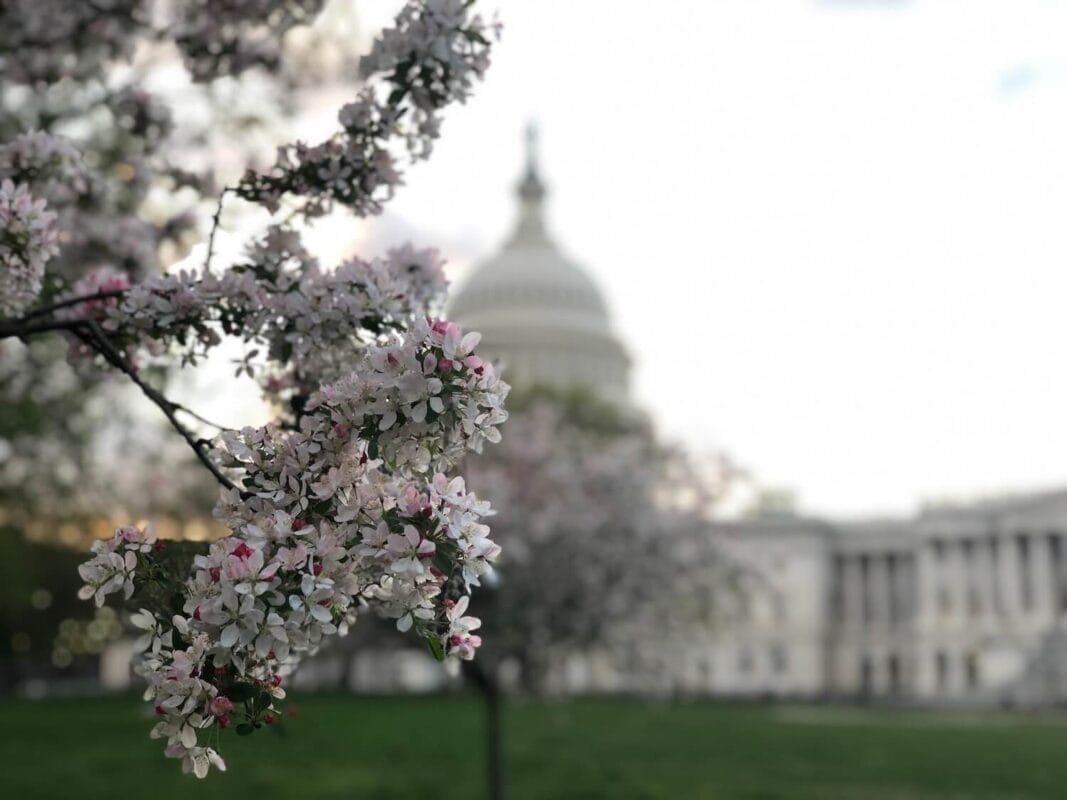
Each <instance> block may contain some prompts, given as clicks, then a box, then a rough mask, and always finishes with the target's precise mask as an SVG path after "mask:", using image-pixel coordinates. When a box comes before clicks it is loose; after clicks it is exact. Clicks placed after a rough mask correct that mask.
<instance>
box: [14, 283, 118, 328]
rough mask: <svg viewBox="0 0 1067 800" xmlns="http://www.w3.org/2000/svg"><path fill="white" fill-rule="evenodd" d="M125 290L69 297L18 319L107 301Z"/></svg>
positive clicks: (33, 310) (29, 312)
mask: <svg viewBox="0 0 1067 800" xmlns="http://www.w3.org/2000/svg"><path fill="white" fill-rule="evenodd" d="M126 291H127V290H126V289H109V290H108V291H106V292H96V293H94V294H85V295H81V296H80V297H70V298H68V299H66V300H60V301H59V302H58V303H52V304H51V305H48V306H41V307H40V308H34V309H32V310H30V311H27V312H26V313H25V314H23V315H22V316H21V317H20V319H22V320H28V319H37V318H38V317H43V316H46V315H48V314H51V313H52V312H53V311H59V310H60V309H61V308H70V307H71V306H76V305H79V304H81V303H91V302H92V301H94V300H108V299H110V298H112V297H122V296H123V295H124V294H126Z"/></svg>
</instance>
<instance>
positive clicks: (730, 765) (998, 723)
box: [0, 696, 1067, 800]
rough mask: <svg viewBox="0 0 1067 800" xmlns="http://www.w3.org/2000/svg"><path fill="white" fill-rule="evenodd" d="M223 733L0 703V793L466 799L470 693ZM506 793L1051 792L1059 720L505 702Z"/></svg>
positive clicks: (576, 799) (94, 708)
mask: <svg viewBox="0 0 1067 800" xmlns="http://www.w3.org/2000/svg"><path fill="white" fill-rule="evenodd" d="M296 702H297V703H298V704H299V714H298V715H297V716H296V717H295V718H293V719H291V720H286V722H285V725H284V726H283V727H282V729H281V731H280V732H278V733H275V732H274V731H272V730H265V731H262V732H260V733H259V734H257V735H255V736H252V737H249V738H248V739H238V738H237V737H235V736H229V737H227V738H226V739H225V740H224V742H223V754H224V755H225V757H226V759H227V762H228V763H229V767H230V769H229V772H227V773H226V774H224V775H214V774H213V775H212V776H211V777H210V778H209V779H208V780H206V781H203V782H196V780H195V779H194V778H191V777H187V776H183V775H181V774H180V771H179V769H178V765H177V763H176V762H173V761H166V760H164V759H163V757H162V755H161V752H160V742H157V741H151V740H149V739H148V738H147V736H146V732H147V729H148V727H149V726H150V725H151V720H150V719H149V718H148V717H147V716H146V714H145V712H144V709H143V708H142V705H141V703H140V702H139V701H138V700H136V699H133V698H128V697H123V698H99V699H87V700H66V699H64V700H47V701H31V700H12V699H2V700H0V725H2V726H3V727H2V732H0V797H3V798H20V800H21V799H22V798H27V799H33V798H70V797H79V798H97V797H101V798H103V797H112V798H138V797H151V798H153V800H166V798H183V800H185V799H187V798H189V797H195V798H197V800H211V799H212V798H227V799H228V800H239V799H242V798H254V800H272V799H273V798H322V799H323V800H328V799H329V798H346V799H347V798H374V799H375V800H379V799H380V800H391V799H394V798H395V799H396V800H401V799H403V800H407V798H431V799H432V800H446V799H447V798H464V799H466V798H480V797H482V796H484V788H483V787H484V783H483V749H482V738H481V737H482V716H481V709H480V706H479V705H478V702H477V700H476V699H475V698H472V697H460V696H450V697H432V698H416V697H397V698H382V697H375V698H356V697H348V696H334V697H331V696H314V697H305V698H300V699H297V700H296ZM506 735H507V742H506V745H507V751H508V758H509V764H508V769H509V776H510V784H511V795H510V796H511V798H512V800H524V798H530V799H532V798H560V799H561V800H563V799H564V798H565V799H566V800H581V799H582V798H613V799H614V798H619V799H621V800H630V798H633V799H634V800H639V799H640V798H649V799H652V798H656V799H659V798H663V799H664V800H667V799H669V800H690V798H753V799H754V798H778V797H782V798H791V800H792V799H793V798H797V799H800V800H806V799H808V798H811V799H812V800H814V799H815V798H818V799H819V800H824V799H826V800H831V799H832V798H850V799H852V798H855V800H890V799H891V798H892V799H893V800H896V798H998V800H1000V799H1001V798H1061V797H1067V757H1065V755H1067V718H1064V717H1061V716H1053V715H1048V716H1033V715H1009V714H937V713H933V712H915V711H907V712H905V711H871V710H860V709H839V708H821V707H802V706H794V707H774V706H743V705H720V704H708V703H693V704H679V703H646V702H642V701H637V700H592V699H588V700H571V701H512V702H511V703H510V704H509V706H508V708H507V712H506Z"/></svg>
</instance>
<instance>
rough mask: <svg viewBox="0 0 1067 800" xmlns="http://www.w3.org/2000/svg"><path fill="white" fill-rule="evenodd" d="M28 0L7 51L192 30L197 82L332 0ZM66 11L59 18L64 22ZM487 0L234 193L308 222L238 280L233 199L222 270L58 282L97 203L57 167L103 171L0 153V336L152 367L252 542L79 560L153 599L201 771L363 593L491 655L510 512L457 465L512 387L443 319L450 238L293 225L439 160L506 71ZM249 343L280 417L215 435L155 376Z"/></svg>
mask: <svg viewBox="0 0 1067 800" xmlns="http://www.w3.org/2000/svg"><path fill="white" fill-rule="evenodd" d="M15 5H16V6H18V7H19V10H17V11H16V17H17V16H18V15H19V14H20V13H24V16H23V18H22V24H21V25H18V26H15V27H5V26H0V43H2V44H3V46H4V49H5V51H6V52H10V53H14V54H16V55H19V56H20V59H18V63H20V64H21V65H22V66H21V68H23V69H24V70H25V71H26V72H27V75H26V76H23V77H25V78H26V79H27V80H28V81H30V82H36V83H41V84H47V83H48V82H49V81H59V80H61V79H63V78H64V77H65V76H69V73H70V71H71V70H77V69H83V68H84V69H89V68H98V67H99V65H100V64H102V63H107V62H109V61H111V60H114V59H115V58H118V57H121V56H123V55H124V54H126V53H128V51H129V48H130V47H132V44H131V41H133V40H134V39H136V38H137V37H138V36H141V37H161V36H170V37H172V38H173V41H174V43H175V44H176V46H177V47H178V49H179V51H180V52H181V54H182V57H183V59H184V61H185V63H186V66H187V67H188V69H189V71H190V72H191V73H192V74H193V75H194V76H195V77H197V78H202V77H205V76H209V75H213V74H218V73H220V72H238V71H241V70H243V69H245V68H248V67H250V66H253V65H255V64H257V63H261V62H264V61H267V62H269V61H270V60H271V59H272V58H274V57H275V55H276V48H275V46H274V44H275V42H276V40H277V37H278V35H280V33H281V32H284V31H285V30H287V29H288V27H290V26H292V25H293V24H296V23H298V22H300V21H302V20H305V19H307V18H309V17H310V16H312V15H313V14H314V13H315V11H316V10H317V8H318V6H319V2H317V1H316V0H285V1H284V2H270V1H269V0H233V1H232V2H226V3H208V2H195V3H180V4H174V5H173V6H172V7H171V11H172V12H173V13H174V14H175V15H176V16H175V17H174V18H172V19H166V20H158V19H153V18H152V16H151V14H150V11H151V10H152V9H154V8H157V6H155V4H150V3H141V2H137V0H110V2H91V3H84V4H74V6H73V7H74V8H75V9H76V10H75V11H73V12H70V11H65V12H64V13H59V12H60V10H62V9H66V8H67V6H66V4H62V3H47V2H45V3H40V2H34V3H31V2H19V3H16V4H15ZM53 6H54V8H52V11H56V12H57V14H58V15H59V18H60V19H62V20H63V21H64V22H63V25H61V26H59V28H58V29H57V28H50V27H49V25H48V24H47V16H46V13H47V9H48V8H51V7H53ZM470 6H471V2H462V1H461V0H411V1H410V2H408V3H407V4H406V5H405V6H404V7H403V9H402V10H401V11H400V13H399V14H398V16H397V17H396V20H395V23H394V25H393V27H391V28H389V29H388V30H386V31H384V32H383V33H382V34H381V36H380V37H379V38H378V39H377V40H376V41H375V43H374V45H373V48H372V49H371V51H370V53H369V54H368V55H367V56H365V57H364V59H363V60H362V62H361V65H360V73H361V78H362V79H363V84H362V89H361V90H360V92H359V94H358V96H357V97H356V98H355V99H354V100H353V101H352V102H351V103H349V104H348V105H346V106H344V107H343V108H342V109H341V110H340V113H339V115H338V118H339V123H340V129H339V130H338V131H337V133H335V134H334V135H333V136H332V137H330V138H329V139H327V140H326V141H324V142H322V143H320V144H318V145H315V146H308V145H306V144H303V143H300V142H297V143H293V144H289V145H285V146H283V147H281V148H279V150H278V158H277V161H276V163H275V164H274V166H273V168H271V169H270V170H269V171H266V172H255V171H249V172H248V173H246V174H245V175H244V176H243V177H242V178H241V179H240V180H239V181H238V182H237V183H236V184H235V185H233V186H230V187H227V189H226V190H225V191H224V192H223V193H222V196H221V197H220V199H219V205H220V207H221V204H222V202H223V200H224V199H225V198H226V197H227V196H236V197H239V198H243V200H245V201H247V202H250V203H255V204H258V205H261V206H263V207H265V208H266V209H267V210H269V211H270V212H278V211H281V210H282V209H283V207H284V211H285V212H286V217H285V219H286V221H280V222H277V221H276V222H274V223H272V224H271V225H270V226H269V227H267V228H266V230H264V231H263V232H262V235H261V236H259V237H258V238H256V239H255V241H253V242H252V243H251V244H250V245H249V247H248V249H247V253H246V255H245V256H244V257H243V258H241V259H239V260H238V261H237V263H235V264H232V265H230V266H229V268H228V269H225V270H219V269H217V267H216V265H214V264H213V263H212V261H213V258H212V251H213V246H212V245H213V241H212V240H213V238H214V232H215V229H216V227H217V224H218V214H216V215H215V218H214V223H215V224H214V226H213V227H212V231H211V236H210V237H209V241H208V247H207V257H206V259H205V263H204V264H203V266H202V267H201V268H199V269H195V270H192V269H188V270H183V271H181V272H178V273H174V274H167V275H157V276H153V277H145V278H143V279H140V280H137V279H131V277H130V276H129V275H128V274H126V273H125V272H122V271H119V270H116V269H109V268H107V267H106V266H105V267H103V268H99V269H93V270H91V271H88V272H84V273H83V274H80V275H79V274H78V273H77V271H76V269H75V271H74V274H56V273H55V272H52V270H51V267H52V265H53V263H56V261H57V259H62V258H63V252H64V248H65V246H66V243H67V242H68V241H71V240H72V239H76V238H77V236H78V235H79V231H78V230H77V229H76V228H72V227H71V226H72V224H74V223H76V222H77V220H78V219H79V217H78V216H77V215H76V214H70V215H66V214H65V213H64V210H65V206H64V201H63V200H62V199H57V196H56V194H55V193H54V192H53V191H51V189H50V187H51V186H52V185H53V184H51V183H50V182H53V181H54V182H58V183H59V184H61V185H73V183H72V182H75V181H77V180H78V179H79V177H80V176H83V175H84V174H89V173H83V172H82V170H83V168H85V166H86V165H84V164H82V163H81V162H80V155H79V152H78V150H77V148H76V147H75V146H74V145H73V144H72V143H71V142H69V141H66V140H63V139H60V138H58V137H56V136H51V135H46V134H42V133H39V132H25V133H23V134H22V135H20V136H18V137H16V138H15V139H14V140H12V141H10V142H7V143H4V144H2V145H0V178H2V182H0V315H2V316H3V319H2V320H0V338H4V337H16V338H20V339H23V340H26V339H30V338H32V337H36V336H41V335H47V334H58V335H61V336H64V337H66V339H67V340H68V342H69V347H70V352H71V357H72V358H75V359H78V360H81V361H83V362H86V363H90V364H93V365H97V366H99V367H101V368H102V369H107V370H110V371H111V372H113V373H116V374H120V375H122V376H124V377H125V378H126V379H128V380H129V381H132V382H133V384H135V385H136V386H137V387H138V388H139V389H140V390H141V392H143V394H144V395H145V396H146V397H147V398H148V399H149V400H150V401H151V402H152V403H154V404H155V405H156V406H157V407H158V409H159V410H160V412H161V413H162V414H163V415H164V417H165V418H166V419H167V420H168V421H169V423H170V424H171V425H172V427H173V428H174V429H175V431H176V432H177V433H178V434H179V435H180V436H181V437H182V438H183V439H184V440H185V441H186V442H187V444H188V446H189V447H190V448H191V450H192V452H193V453H194V454H195V456H196V458H197V459H199V461H200V462H201V463H202V465H203V466H204V467H205V468H206V469H207V470H208V471H209V472H210V473H211V474H212V475H213V476H214V477H215V479H216V480H217V481H218V483H219V484H220V485H221V487H222V488H221V491H220V497H219V501H218V503H217V505H216V507H215V512H214V513H215V516H216V517H217V518H218V519H219V520H221V521H222V522H223V523H225V524H226V525H227V526H228V527H229V528H230V530H231V534H230V535H229V536H228V537H226V538H224V539H221V540H219V541H216V542H214V543H213V544H212V545H211V546H210V548H209V549H208V551H207V552H206V553H199V554H197V555H196V556H195V558H193V559H192V563H191V564H189V565H188V569H187V570H182V569H181V568H180V567H181V565H182V564H183V561H182V559H180V558H174V557H173V553H172V548H169V547H168V546H166V543H164V542H162V541H160V540H158V539H157V538H156V536H155V534H154V532H153V531H152V529H151V528H150V527H146V528H138V527H134V526H129V527H122V528H120V529H119V530H117V531H116V532H115V535H114V537H112V538H111V539H109V540H104V541H99V542H97V543H96V544H95V545H94V546H93V553H94V555H93V557H92V558H91V559H90V560H89V561H88V562H86V563H85V564H84V565H83V566H82V567H81V576H82V578H83V580H84V581H85V586H84V588H83V589H82V591H81V596H82V597H83V598H85V599H93V600H94V601H95V602H96V604H97V605H100V604H103V603H104V602H105V601H106V600H107V599H108V597H109V596H113V595H114V596H117V597H118V598H119V599H121V600H124V601H126V602H127V603H128V604H130V605H131V606H132V607H134V608H137V609H138V610H137V612H136V613H135V614H134V615H133V616H132V622H133V624H134V625H136V626H137V627H138V628H140V629H141V630H143V632H144V636H143V637H142V638H141V640H140V646H141V648H142V649H143V650H144V653H145V655H144V658H143V660H142V662H141V664H140V666H139V669H140V671H141V673H142V674H143V676H144V678H145V680H146V681H147V684H148V688H147V691H146V699H148V700H149V702H151V703H152V705H153V707H154V709H155V712H156V714H157V715H158V716H159V720H158V722H157V724H156V725H155V727H154V728H153V729H152V735H153V736H154V737H158V738H163V739H165V740H166V754H167V755H168V756H170V757H173V758H179V759H181V760H182V762H183V768H184V769H185V770H186V771H192V772H193V773H195V774H196V775H197V776H198V777H204V776H205V775H206V774H207V773H208V772H209V770H210V768H211V766H215V767H217V768H219V769H224V768H225V765H224V762H223V760H222V758H221V757H220V755H219V754H218V752H217V744H215V745H214V746H212V745H213V743H214V742H217V736H218V733H219V731H221V730H223V729H225V728H228V727H231V726H233V727H234V728H235V729H236V732H237V733H238V734H249V733H252V732H254V731H255V730H257V729H259V728H261V727H262V726H264V725H270V724H271V723H272V722H273V721H274V719H275V716H276V713H277V712H276V710H275V706H274V703H275V701H276V700H277V699H279V698H280V697H282V696H284V692H283V690H282V688H281V686H280V684H281V682H282V679H283V678H282V676H283V675H285V674H286V673H287V672H288V671H290V670H291V669H293V668H294V667H295V665H296V664H297V663H298V661H299V660H300V658H301V657H302V656H304V655H305V654H308V653H311V652H313V651H315V650H316V648H317V647H318V646H319V644H320V643H321V642H322V641H323V639H324V638H326V637H329V636H332V635H336V634H343V633H345V632H346V630H347V628H348V627H349V626H350V625H351V624H352V623H353V622H354V621H355V618H356V615H357V613H358V612H360V611H361V610H362V609H364V608H373V609H376V610H377V611H379V612H380V613H382V614H384V615H386V616H388V617H391V618H394V619H395V620H396V626H397V628H398V629H399V630H400V631H412V632H413V633H414V634H415V635H418V636H420V637H422V638H423V639H425V641H426V642H427V645H428V647H429V649H430V651H431V652H432V653H433V654H434V655H435V656H436V657H438V658H439V659H446V658H454V659H470V658H472V657H473V656H474V653H475V649H476V648H477V647H478V646H479V644H480V639H479V637H478V636H477V635H476V634H475V633H474V631H475V630H476V629H477V628H478V626H479V621H478V619H476V618H475V617H472V616H468V615H467V614H466V611H467V607H468V603H469V595H470V589H471V588H472V587H474V586H477V585H478V583H479V578H480V577H481V576H483V575H484V574H485V572H486V571H487V570H488V569H489V568H490V565H491V564H492V562H493V561H494V560H495V559H496V558H497V556H498V554H499V552H500V548H499V547H498V546H497V545H496V544H495V543H494V542H493V541H492V540H491V539H490V538H489V536H488V534H489V529H488V527H487V526H486V525H485V524H484V522H483V521H482V520H483V518H484V517H486V516H487V515H488V514H489V513H490V509H489V506H488V504H487V503H486V502H484V501H482V500H479V499H478V498H477V496H476V495H475V494H474V493H472V492H469V491H468V490H467V488H466V486H465V484H464V481H463V479H462V478H461V477H458V476H457V475H455V465H456V463H457V461H458V460H459V459H460V458H461V457H463V455H464V454H465V453H468V452H470V451H475V452H478V451H480V450H481V448H482V445H483V444H484V443H485V442H496V441H497V440H498V439H499V432H498V430H497V426H498V425H499V424H500V423H501V422H503V421H504V420H505V419H506V412H505V411H504V410H503V401H504V399H505V396H506V395H507V391H508V387H507V385H506V384H505V383H503V382H502V381H501V380H500V379H499V378H498V376H497V375H496V374H495V372H494V370H493V367H492V365H491V364H489V363H487V362H486V361H484V360H483V359H481V358H480V357H479V356H478V355H477V354H476V352H475V348H476V346H477V344H478V335H477V334H476V333H468V334H466V335H464V334H463V333H462V332H461V331H460V330H459V328H458V327H457V326H456V325H454V324H452V323H449V322H447V321H444V320H441V319H436V318H434V317H433V312H434V310H435V309H436V308H439V307H440V305H441V301H442V295H443V293H444V290H445V280H444V277H443V273H442V262H441V259H440V258H439V256H438V255H437V253H436V252H435V251H433V250H417V249H414V248H412V247H410V246H407V247H403V248H399V249H396V250H393V251H391V252H389V253H388V254H386V255H385V256H384V257H380V258H374V259H369V260H367V259H362V258H352V259H350V260H348V261H346V262H344V263H343V264H340V265H339V266H337V267H335V268H333V269H323V268H322V267H320V265H319V264H318V263H317V261H316V260H315V259H314V258H313V257H312V256H311V255H310V253H309V252H308V250H307V249H306V248H305V246H304V244H303V243H302V241H301V237H300V235H299V233H298V231H297V230H296V229H295V228H294V227H292V226H291V225H290V224H289V221H291V220H292V219H294V218H302V219H312V218H314V217H316V216H320V215H322V214H325V213H327V212H329V211H331V210H333V209H335V208H339V207H343V208H346V209H348V210H349V211H350V212H351V213H353V214H355V215H359V216H365V215H369V214H374V213H377V212H378V211H379V210H380V209H381V207H382V204H383V203H384V202H385V201H386V200H388V198H389V196H390V195H391V193H392V191H393V189H394V187H395V186H396V185H397V184H398V183H399V181H400V166H399V165H400V157H401V155H402V154H404V153H406V154H408V155H409V156H410V157H411V158H412V159H420V158H425V157H426V156H427V155H428V154H429V152H430V149H431V146H432V143H433V140H434V139H435V138H436V137H437V135H438V132H439V128H440V123H441V113H442V110H443V109H444V108H445V107H446V106H447V105H448V104H450V103H452V102H456V101H460V102H462V101H463V100H464V99H465V98H466V97H467V96H468V94H469V92H470V91H471V88H472V83H473V81H474V80H476V79H478V78H479V77H480V76H481V75H482V73H483V72H484V70H485V68H486V67H487V65H488V57H489V50H490V39H491V38H492V37H493V35H494V33H495V30H494V26H492V25H489V24H487V23H486V22H485V21H484V20H483V19H482V18H481V17H480V16H477V15H475V14H473V13H472V11H471V8H470ZM42 7H44V8H45V9H46V11H45V12H42V11H41V10H40V9H41V8H42ZM165 32H166V33H165ZM79 36H81V37H85V38H86V40H87V41H88V42H90V43H91V46H88V47H87V48H86V52H87V53H88V54H89V55H91V56H92V58H89V57H88V56H86V61H85V63H84V64H83V63H81V62H80V61H79V63H77V64H75V65H73V66H72V65H71V64H69V63H67V62H65V61H64V59H63V56H62V45H61V44H60V43H61V42H63V41H68V40H70V39H71V38H72V37H79ZM94 59H96V60H95V61H94ZM68 61H69V60H68ZM15 62H16V59H12V60H11V61H10V62H9V64H14V63H15ZM75 201H76V198H75ZM226 340H236V341H237V342H240V343H241V344H243V346H244V347H245V349H246V357H245V360H244V362H243V363H244V369H245V371H247V372H248V374H250V375H252V376H254V377H255V378H256V379H257V380H258V381H259V383H260V385H261V387H262V391H263V394H264V396H265V398H266V399H267V400H268V401H269V403H270V404H271V407H272V408H274V409H275V410H276V418H275V419H274V421H272V422H271V423H270V424H268V425H265V426H263V427H260V428H252V427H247V428H244V429H242V430H225V431H223V432H222V433H221V434H220V435H219V436H218V437H216V438H215V439H213V440H204V439H202V438H198V437H197V436H196V434H195V433H194V432H193V430H191V429H190V428H189V427H187V421H188V416H189V415H191V414H192V412H190V411H189V410H188V409H186V408H185V407H184V406H181V405H178V404H176V403H175V402H173V401H172V400H170V399H168V398H167V397H166V396H165V395H164V394H163V393H162V392H161V391H160V390H159V389H158V388H157V387H155V386H154V385H152V383H151V382H150V381H149V380H148V378H146V377H145V375H146V371H145V369H144V367H145V366H146V365H150V364H155V363H179V364H180V365H182V366H185V367H191V366H196V365H198V364H200V363H201V362H202V360H203V359H204V358H205V357H206V356H208V354H209V353H210V352H211V351H212V350H214V349H215V348H217V347H218V346H219V345H220V344H222V343H223V342H224V341H226ZM184 563H188V562H184ZM176 565H177V566H176Z"/></svg>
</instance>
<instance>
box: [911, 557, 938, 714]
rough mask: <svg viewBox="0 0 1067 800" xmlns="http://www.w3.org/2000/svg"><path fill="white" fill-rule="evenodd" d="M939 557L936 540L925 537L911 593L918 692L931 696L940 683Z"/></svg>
mask: <svg viewBox="0 0 1067 800" xmlns="http://www.w3.org/2000/svg"><path fill="white" fill-rule="evenodd" d="M936 568H937V560H936V558H935V556H934V546H933V542H932V541H930V540H925V541H921V542H919V546H918V547H917V548H916V553H915V575H914V583H915V593H914V595H912V603H913V605H912V609H911V613H912V619H913V624H914V626H915V630H916V632H917V633H918V634H919V635H918V637H917V647H916V652H915V657H916V660H915V678H914V680H915V691H916V693H917V694H918V695H919V696H920V697H929V696H931V695H933V694H934V692H935V691H936V686H937V675H936V671H935V669H934V664H933V654H934V647H933V644H934V642H933V638H932V636H931V634H932V631H934V630H935V629H936V623H935V620H936V619H937V614H938V610H937V592H936V585H937V582H936V578H937V576H936V574H935V570H936Z"/></svg>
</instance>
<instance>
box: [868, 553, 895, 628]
mask: <svg viewBox="0 0 1067 800" xmlns="http://www.w3.org/2000/svg"><path fill="white" fill-rule="evenodd" d="M869 558H870V573H869V578H870V580H869V584H870V585H869V586H868V587H867V591H868V592H869V593H870V598H871V599H870V606H871V617H872V622H873V623H874V626H875V627H878V628H881V629H885V628H888V627H889V603H890V597H889V565H888V564H887V563H886V557H885V556H884V555H882V554H881V553H875V554H872V555H871V556H869Z"/></svg>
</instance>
